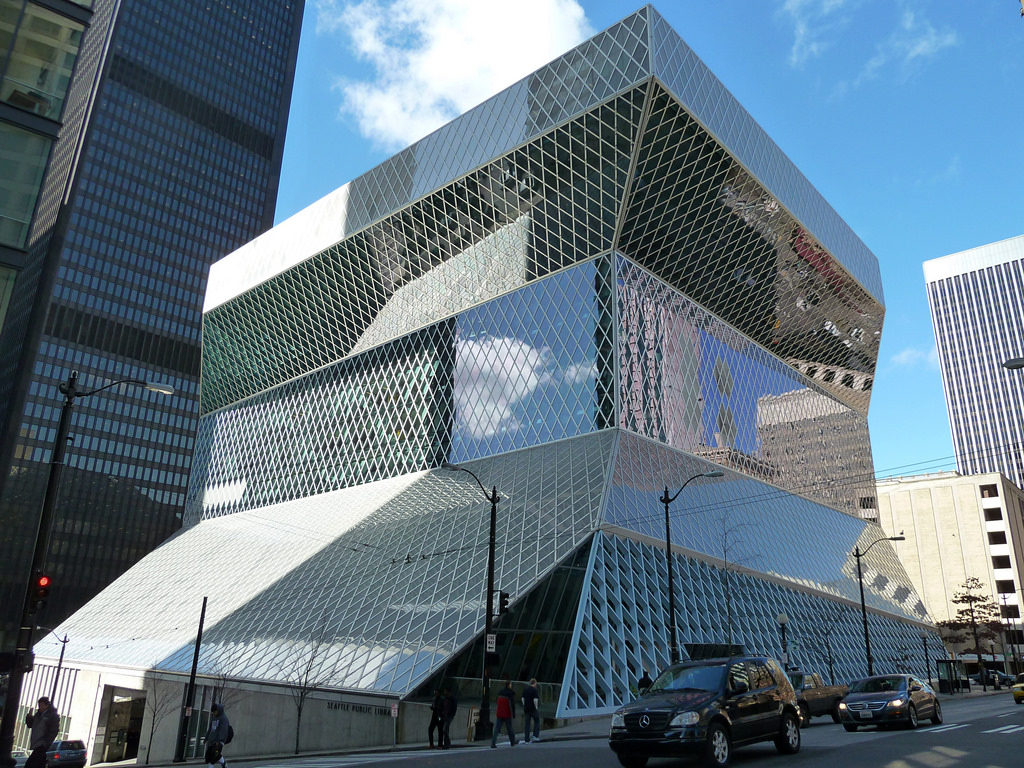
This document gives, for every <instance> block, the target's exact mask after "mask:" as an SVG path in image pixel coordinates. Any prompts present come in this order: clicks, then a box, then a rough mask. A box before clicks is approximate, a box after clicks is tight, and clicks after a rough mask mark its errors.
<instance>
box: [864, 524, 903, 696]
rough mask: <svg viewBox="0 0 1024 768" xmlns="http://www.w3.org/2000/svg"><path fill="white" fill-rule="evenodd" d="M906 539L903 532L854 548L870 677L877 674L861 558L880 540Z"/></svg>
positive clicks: (865, 651)
mask: <svg viewBox="0 0 1024 768" xmlns="http://www.w3.org/2000/svg"><path fill="white" fill-rule="evenodd" d="M905 539H906V536H904V535H903V534H902V533H901V534H900V535H899V536H885V537H883V538H881V539H876V540H875V541H872V542H871V543H870V544H868V546H867V547H866V548H865V549H864V551H863V552H861V550H860V547H859V546H857V547H854V548H853V556H854V557H855V558H857V581H858V582H859V583H860V615H861V618H862V619H863V620H864V655H865V656H866V657H867V661H868V677H870V676H872V675H874V674H875V660H874V658H873V657H872V656H871V635H869V634H868V608H867V604H866V603H865V602H864V574H863V572H862V571H861V567H860V560H861V558H862V557H864V555H866V554H867V553H868V550H870V549H871V548H872V547H873V546H875V544H877V543H878V542H880V541H904V540H905Z"/></svg>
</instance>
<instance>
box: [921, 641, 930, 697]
mask: <svg viewBox="0 0 1024 768" xmlns="http://www.w3.org/2000/svg"><path fill="white" fill-rule="evenodd" d="M921 642H922V643H924V666H925V668H926V669H927V670H928V685H931V684H932V660H931V657H930V656H928V634H927V633H925V632H922V633H921Z"/></svg>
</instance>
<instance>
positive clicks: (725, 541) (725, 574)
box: [719, 518, 757, 646]
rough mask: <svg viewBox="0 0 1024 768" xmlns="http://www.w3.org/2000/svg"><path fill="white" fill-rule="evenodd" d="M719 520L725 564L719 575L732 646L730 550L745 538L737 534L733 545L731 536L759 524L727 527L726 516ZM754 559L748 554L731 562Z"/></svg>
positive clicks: (730, 644)
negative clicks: (741, 529) (730, 539)
mask: <svg viewBox="0 0 1024 768" xmlns="http://www.w3.org/2000/svg"><path fill="white" fill-rule="evenodd" d="M719 522H720V523H721V525H722V532H721V533H722V565H723V567H722V570H721V573H720V574H719V575H720V577H721V580H722V593H723V594H724V595H725V642H726V644H727V645H729V646H732V644H733V643H732V640H733V624H734V621H733V610H732V605H733V596H732V583H731V579H730V578H729V565H730V558H729V555H730V552H731V551H732V548H733V547H734V546H736V545H741V544H742V543H743V540H742V538H741V537H738V536H737V537H735V538H734V539H733V542H732V545H730V542H729V536H730V535H731V534H734V533H736V531H738V530H739V529H740V528H756V527H757V526H756V524H754V523H747V522H742V523H735V524H733V525H730V526H729V527H725V522H726V519H725V518H722V519H721V520H720V521H719ZM753 559H754V556H747V557H741V558H733V559H732V561H731V563H732V564H733V565H741V564H743V563H746V562H748V561H751V560H753Z"/></svg>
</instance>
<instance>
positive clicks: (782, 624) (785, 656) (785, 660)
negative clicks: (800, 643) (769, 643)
mask: <svg viewBox="0 0 1024 768" xmlns="http://www.w3.org/2000/svg"><path fill="white" fill-rule="evenodd" d="M775 620H776V621H777V622H779V629H780V630H782V666H783V667H784V668H785V670H786V671H787V672H789V651H788V650H787V648H786V625H787V624H789V616H787V615H786V614H784V613H780V614H779V615H778V616H776V617H775Z"/></svg>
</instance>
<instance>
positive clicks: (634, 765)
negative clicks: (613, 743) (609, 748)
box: [618, 755, 647, 768]
mask: <svg viewBox="0 0 1024 768" xmlns="http://www.w3.org/2000/svg"><path fill="white" fill-rule="evenodd" d="M618 758H619V762H620V763H621V764H622V768H644V766H645V765H647V757H646V756H645V755H619V756H618Z"/></svg>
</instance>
